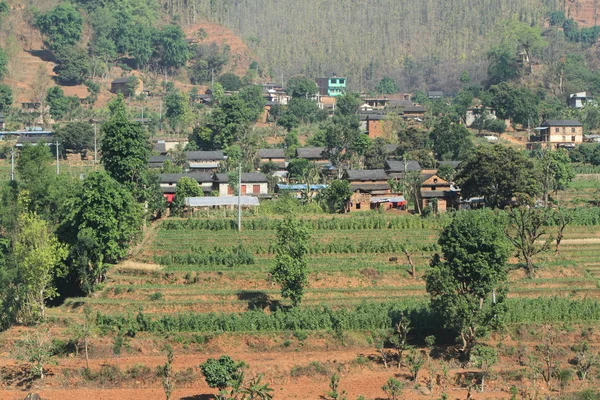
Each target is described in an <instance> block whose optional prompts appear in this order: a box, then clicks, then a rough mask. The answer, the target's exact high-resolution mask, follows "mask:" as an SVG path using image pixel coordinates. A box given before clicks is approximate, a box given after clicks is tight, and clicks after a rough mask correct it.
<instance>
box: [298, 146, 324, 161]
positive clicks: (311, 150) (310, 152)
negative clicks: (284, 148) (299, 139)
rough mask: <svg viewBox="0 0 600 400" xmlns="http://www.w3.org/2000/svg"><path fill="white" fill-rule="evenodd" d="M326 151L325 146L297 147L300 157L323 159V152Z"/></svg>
mask: <svg viewBox="0 0 600 400" xmlns="http://www.w3.org/2000/svg"><path fill="white" fill-rule="evenodd" d="M324 152H325V147H299V148H297V149H296V156H297V157H298V158H306V159H309V160H310V159H317V160H321V159H323V158H325V155H324V154H323V153H324Z"/></svg>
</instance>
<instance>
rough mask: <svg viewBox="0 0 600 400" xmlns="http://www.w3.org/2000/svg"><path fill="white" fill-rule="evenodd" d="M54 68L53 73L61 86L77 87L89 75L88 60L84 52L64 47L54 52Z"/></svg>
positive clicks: (71, 47) (75, 48)
mask: <svg viewBox="0 0 600 400" xmlns="http://www.w3.org/2000/svg"><path fill="white" fill-rule="evenodd" d="M55 56H56V66H55V67H54V69H53V71H54V73H55V74H56V79H57V81H58V83H60V84H61V85H79V84H81V83H83V82H85V81H86V80H87V79H88V77H89V76H90V74H91V66H90V60H89V58H88V56H87V53H86V51H85V50H83V49H80V48H77V47H73V46H64V47H61V48H60V49H59V50H57V51H56V54H55Z"/></svg>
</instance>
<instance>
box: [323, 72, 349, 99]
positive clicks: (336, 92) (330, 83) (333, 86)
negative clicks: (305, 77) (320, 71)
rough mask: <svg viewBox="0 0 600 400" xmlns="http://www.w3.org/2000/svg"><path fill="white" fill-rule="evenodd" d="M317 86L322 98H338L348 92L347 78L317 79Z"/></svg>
mask: <svg viewBox="0 0 600 400" xmlns="http://www.w3.org/2000/svg"><path fill="white" fill-rule="evenodd" d="M316 82H317V86H318V87H319V94H320V95H321V96H330V97H337V96H341V95H342V94H344V93H345V92H346V78H343V77H338V76H335V74H334V75H333V76H331V77H329V78H317V79H316Z"/></svg>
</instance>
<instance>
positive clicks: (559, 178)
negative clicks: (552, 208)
mask: <svg viewBox="0 0 600 400" xmlns="http://www.w3.org/2000/svg"><path fill="white" fill-rule="evenodd" d="M536 168H537V170H538V173H539V177H540V187H541V191H542V194H543V196H544V205H545V206H546V207H548V196H549V194H550V193H554V194H555V193H557V192H558V191H559V190H565V189H566V188H567V187H568V186H569V183H571V181H572V180H573V179H574V178H575V171H574V170H573V167H572V166H571V161H570V160H569V153H568V152H567V151H566V150H564V149H559V150H556V151H552V150H545V151H541V152H538V153H537V159H536Z"/></svg>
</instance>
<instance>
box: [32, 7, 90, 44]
mask: <svg viewBox="0 0 600 400" xmlns="http://www.w3.org/2000/svg"><path fill="white" fill-rule="evenodd" d="M35 25H36V26H37V27H38V29H39V30H40V32H41V33H42V35H44V37H45V40H44V43H45V44H46V45H47V46H49V47H50V48H51V49H52V50H58V49H60V48H61V47H64V46H73V45H75V44H77V42H79V39H81V34H82V32H83V17H82V16H81V14H79V12H78V11H77V9H76V8H75V6H73V5H72V4H69V3H61V4H59V5H57V6H56V7H54V8H53V9H52V10H50V11H48V12H47V13H45V14H39V15H38V16H37V17H36V19H35Z"/></svg>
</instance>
